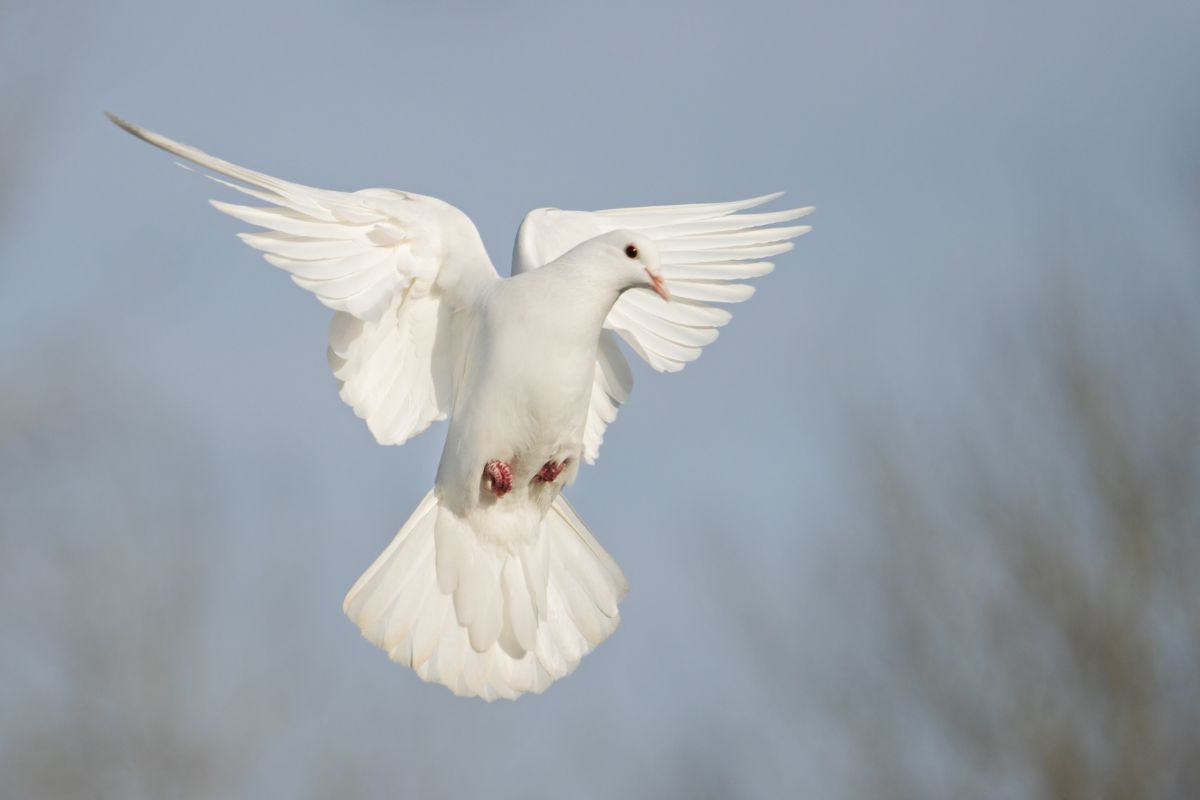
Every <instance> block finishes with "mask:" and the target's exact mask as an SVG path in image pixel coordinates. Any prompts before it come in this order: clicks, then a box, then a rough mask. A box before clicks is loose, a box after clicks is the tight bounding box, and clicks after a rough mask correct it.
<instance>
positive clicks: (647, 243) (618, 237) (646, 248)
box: [593, 230, 671, 301]
mask: <svg viewBox="0 0 1200 800" xmlns="http://www.w3.org/2000/svg"><path fill="white" fill-rule="evenodd" d="M593 241H594V242H595V244H596V245H598V246H599V248H600V249H601V253H602V256H603V260H604V262H605V264H606V265H608V266H611V268H612V269H613V271H614V273H615V276H618V277H619V279H620V280H621V281H622V283H621V286H620V290H619V291H625V290H626V289H637V288H643V287H644V288H647V289H650V290H652V291H653V292H654V293H655V294H657V295H658V296H659V297H661V298H662V299H663V300H668V301H669V300H670V299H671V293H670V292H668V291H667V285H666V283H665V282H664V281H663V278H662V274H661V273H660V272H659V265H660V260H659V254H658V245H656V244H655V243H654V240H653V239H651V238H650V237H648V236H645V235H643V234H640V233H634V232H632V231H624V230H619V231H612V232H611V233H606V234H603V235H601V236H598V237H596V239H594V240H593Z"/></svg>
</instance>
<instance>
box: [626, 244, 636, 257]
mask: <svg viewBox="0 0 1200 800" xmlns="http://www.w3.org/2000/svg"><path fill="white" fill-rule="evenodd" d="M625 255H627V256H629V257H630V258H637V257H638V249H637V245H636V244H627V245H625Z"/></svg>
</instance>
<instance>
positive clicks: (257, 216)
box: [109, 114, 499, 444]
mask: <svg viewBox="0 0 1200 800" xmlns="http://www.w3.org/2000/svg"><path fill="white" fill-rule="evenodd" d="M109 118H110V119H111V120H112V121H113V122H114V123H116V124H117V125H119V126H120V127H122V128H124V129H125V130H127V131H128V132H129V133H131V134H133V135H134V136H136V137H138V138H139V139H142V140H144V141H146V142H149V143H150V144H152V145H155V146H156V147H160V148H162V149H163V150H166V151H167V152H169V153H173V154H174V155H176V156H179V157H180V158H183V159H186V160H188V161H191V162H192V163H194V164H197V165H199V166H201V167H204V168H205V169H208V170H211V171H212V172H215V173H218V174H220V175H223V176H225V178H228V179H229V180H224V179H222V178H218V177H216V176H213V175H207V176H206V177H209V178H211V179H212V180H214V181H217V182H218V183H221V184H224V185H225V186H228V187H230V188H232V189H235V190H237V191H239V192H241V193H242V194H245V195H248V196H250V197H253V198H256V199H258V200H261V201H263V202H266V203H268V204H269V205H267V206H247V205H235V204H233V203H225V202H221V201H217V200H213V201H211V202H212V204H213V206H215V207H216V208H217V209H218V210H220V211H223V212H225V213H226V214H229V215H230V216H233V217H236V218H237V219H239V220H242V221H243V222H247V223H249V224H251V225H256V226H258V227H260V228H266V229H267V230H266V231H265V232H256V233H242V234H239V237H240V238H241V239H242V241H244V242H245V243H246V244H248V245H250V246H251V247H253V248H255V249H258V250H261V251H262V252H263V253H264V256H265V258H266V260H267V261H268V262H270V263H271V264H273V265H274V266H276V267H279V268H280V269H283V270H285V271H287V272H288V273H290V274H291V276H292V280H293V281H294V282H295V283H296V284H297V285H298V286H300V287H301V288H303V289H307V290H308V291H310V292H312V293H313V294H314V295H315V296H316V298H317V299H318V300H320V301H321V302H322V303H323V304H325V305H326V306H328V307H329V308H331V309H333V310H334V311H335V312H336V313H335V314H334V317H333V322H332V324H331V325H330V329H329V352H328V357H329V365H330V367H331V368H332V369H333V373H334V376H335V377H336V378H337V380H338V383H339V385H340V393H341V397H342V399H343V400H344V401H346V403H348V404H349V405H350V406H352V407H353V408H354V412H355V413H356V414H357V415H358V416H359V417H361V418H363V419H364V420H366V422H367V425H368V426H369V427H370V429H371V433H373V434H374V436H375V438H376V440H377V441H378V442H379V443H380V444H402V443H403V442H405V441H406V440H408V439H410V438H411V437H413V436H416V435H417V434H418V433H421V432H422V431H423V430H425V429H426V428H428V427H429V425H430V423H432V422H434V421H436V420H441V419H445V418H446V415H447V413H449V410H450V408H451V405H452V394H453V389H454V387H453V378H454V374H455V369H454V365H455V362H456V354H455V352H454V350H455V341H454V339H455V330H456V325H458V324H460V323H461V321H462V320H461V319H459V318H460V317H461V316H462V315H463V312H462V311H461V309H464V308H467V307H469V305H470V299H471V297H472V296H473V295H474V293H476V292H478V291H479V290H480V289H481V288H482V287H483V286H485V285H486V284H487V283H489V282H491V281H495V280H498V279H499V276H498V275H497V274H496V270H495V269H494V268H493V267H492V264H491V262H490V261H489V260H488V257H487V253H486V251H485V250H484V248H483V244H482V242H481V241H480V239H479V233H478V231H477V230H476V229H475V226H474V225H473V224H472V223H471V221H470V219H468V218H467V216H466V215H465V214H463V213H462V212H461V211H459V210H458V209H457V208H455V207H454V206H451V205H449V204H448V203H444V202H442V201H441V200H437V199H435V198H432V197H424V196H422V195H418V194H411V193H409V192H400V191H395V190H392V189H364V190H362V191H358V192H336V191H328V190H324V189H314V188H312V187H309V186H302V185H300V184H296V183H290V182H288V181H283V180H279V179H278V178H272V177H271V176H270V175H264V174H262V173H261V172H255V171H253V170H249V169H245V168H244V167H239V166H237V165H236V164H231V163H229V162H227V161H223V160H221V159H219V158H214V157H213V156H210V155H208V154H207V153H203V152H201V151H200V150H197V149H196V148H194V147H189V146H188V145H184V144H180V143H178V142H174V141H172V140H170V139H168V138H166V137H165V136H161V135H159V134H157V133H154V132H153V131H148V130H145V129H143V128H140V127H138V126H136V125H133V124H132V123H129V122H126V121H124V120H122V119H119V118H117V117H114V116H112V115H111V114H110V115H109Z"/></svg>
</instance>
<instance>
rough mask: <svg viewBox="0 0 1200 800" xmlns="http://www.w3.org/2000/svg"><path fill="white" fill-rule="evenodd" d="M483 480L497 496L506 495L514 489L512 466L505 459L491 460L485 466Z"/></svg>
mask: <svg viewBox="0 0 1200 800" xmlns="http://www.w3.org/2000/svg"><path fill="white" fill-rule="evenodd" d="M483 482H484V485H486V486H487V488H488V491H490V492H492V493H493V494H494V495H496V497H504V495H506V494H508V493H509V492H510V491H512V485H513V480H512V467H510V466H508V464H505V463H504V462H503V461H499V460H492V461H489V462H488V463H487V464H486V465H485V466H484V468H483Z"/></svg>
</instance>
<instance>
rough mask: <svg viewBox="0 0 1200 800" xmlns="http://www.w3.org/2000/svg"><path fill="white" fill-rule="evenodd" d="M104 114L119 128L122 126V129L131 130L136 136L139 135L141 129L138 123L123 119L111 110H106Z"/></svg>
mask: <svg viewBox="0 0 1200 800" xmlns="http://www.w3.org/2000/svg"><path fill="white" fill-rule="evenodd" d="M104 116H106V117H108V121H109V122H111V123H112V124H113V125H116V126H117V127H118V128H121V129H122V130H126V131H129V132H130V133H132V134H133V135H135V136H136V135H137V133H138V130H140V129H139V128H138V126H137V125H134V124H133V123H132V122H130V121H128V120H125V119H122V118H121V117H118V116H117V115H116V114H114V113H112V112H111V111H105V112H104Z"/></svg>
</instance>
